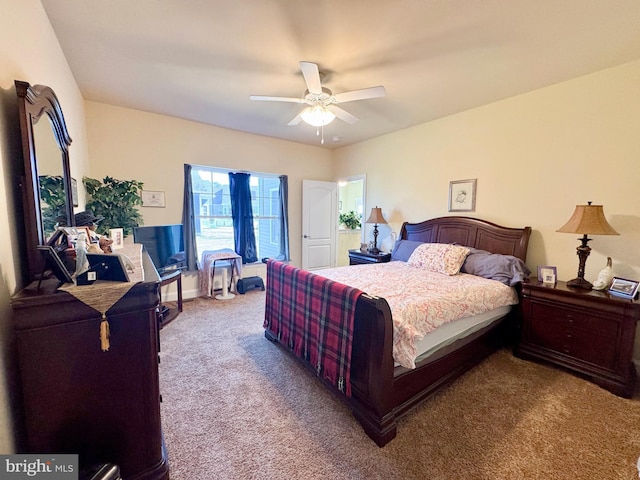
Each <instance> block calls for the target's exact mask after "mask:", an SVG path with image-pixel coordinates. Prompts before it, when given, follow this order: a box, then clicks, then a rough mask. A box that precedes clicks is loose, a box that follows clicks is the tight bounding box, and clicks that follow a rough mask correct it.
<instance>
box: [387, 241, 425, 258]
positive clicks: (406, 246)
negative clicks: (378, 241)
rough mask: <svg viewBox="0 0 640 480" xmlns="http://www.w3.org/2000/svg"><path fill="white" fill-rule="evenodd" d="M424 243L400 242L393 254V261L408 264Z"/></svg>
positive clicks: (395, 246) (397, 242) (397, 243)
mask: <svg viewBox="0 0 640 480" xmlns="http://www.w3.org/2000/svg"><path fill="white" fill-rule="evenodd" d="M422 243H423V242H416V241H415V240H398V241H396V244H395V245H394V247H393V251H392V252H391V260H400V261H402V262H406V261H407V260H409V257H410V256H411V254H412V253H413V251H414V250H415V249H416V247H417V246H418V245H422Z"/></svg>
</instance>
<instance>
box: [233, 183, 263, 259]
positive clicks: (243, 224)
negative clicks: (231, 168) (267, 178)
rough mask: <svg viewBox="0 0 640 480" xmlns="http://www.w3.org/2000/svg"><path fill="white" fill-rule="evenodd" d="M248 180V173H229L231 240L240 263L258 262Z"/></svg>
mask: <svg viewBox="0 0 640 480" xmlns="http://www.w3.org/2000/svg"><path fill="white" fill-rule="evenodd" d="M250 178H251V175H250V174H248V173H232V172H229V193H230V194H231V217H232V218H233V240H234V244H235V250H236V253H237V254H238V255H240V256H241V257H242V263H253V262H257V261H258V255H257V248H256V236H255V234H254V233H253V209H252V208H251V189H250V187H249V179H250Z"/></svg>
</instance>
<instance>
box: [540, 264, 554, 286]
mask: <svg viewBox="0 0 640 480" xmlns="http://www.w3.org/2000/svg"><path fill="white" fill-rule="evenodd" d="M538 281H540V282H542V283H544V284H545V285H555V284H556V282H557V281H558V270H557V269H556V267H552V266H550V265H545V266H541V265H538Z"/></svg>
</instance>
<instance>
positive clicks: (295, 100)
mask: <svg viewBox="0 0 640 480" xmlns="http://www.w3.org/2000/svg"><path fill="white" fill-rule="evenodd" d="M249 98H250V99H251V100H262V101H265V102H291V103H304V98H294V97H268V96H265V95H251V96H249Z"/></svg>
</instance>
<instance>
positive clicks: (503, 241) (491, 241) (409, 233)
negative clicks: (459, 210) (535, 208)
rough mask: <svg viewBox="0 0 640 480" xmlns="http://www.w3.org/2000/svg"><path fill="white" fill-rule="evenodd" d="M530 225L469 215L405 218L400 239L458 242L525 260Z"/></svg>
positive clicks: (426, 241) (427, 241)
mask: <svg viewBox="0 0 640 480" xmlns="http://www.w3.org/2000/svg"><path fill="white" fill-rule="evenodd" d="M530 235H531V227H524V228H508V227H502V226H500V225H496V224H495V223H491V222H487V221H486V220H480V219H478V218H471V217H439V218H432V219H431V220H426V221H424V222H420V223H409V222H405V223H403V224H402V229H401V230H400V238H401V239H403V240H415V241H418V242H425V243H458V244H460V245H464V246H466V247H474V248H479V249H480V250H487V251H488V252H491V253H500V254H502V255H513V256H514V257H518V258H520V259H521V260H522V261H523V262H524V261H526V260H527V246H528V245H529V236H530Z"/></svg>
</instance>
